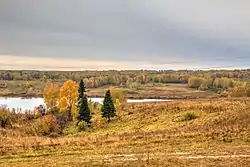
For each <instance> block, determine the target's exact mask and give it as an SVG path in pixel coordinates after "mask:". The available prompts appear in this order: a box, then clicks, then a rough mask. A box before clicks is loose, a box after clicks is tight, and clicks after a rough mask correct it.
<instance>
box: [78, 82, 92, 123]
mask: <svg viewBox="0 0 250 167" xmlns="http://www.w3.org/2000/svg"><path fill="white" fill-rule="evenodd" d="M84 93H85V85H84V82H83V81H82V80H81V82H80V84H79V89H78V105H77V107H78V117H77V119H78V121H79V122H80V121H85V122H86V123H87V124H88V125H89V126H90V124H91V112H90V109H89V106H88V98H87V95H85V94H84Z"/></svg>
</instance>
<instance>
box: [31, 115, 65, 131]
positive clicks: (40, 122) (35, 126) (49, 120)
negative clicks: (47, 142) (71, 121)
mask: <svg viewBox="0 0 250 167" xmlns="http://www.w3.org/2000/svg"><path fill="white" fill-rule="evenodd" d="M27 132H28V133H35V134H38V135H51V134H59V133H61V129H60V126H59V125H58V124H57V119H56V117H55V116H53V115H45V116H43V117H40V118H38V119H36V120H35V121H34V122H33V123H32V124H31V126H30V127H29V128H27Z"/></svg>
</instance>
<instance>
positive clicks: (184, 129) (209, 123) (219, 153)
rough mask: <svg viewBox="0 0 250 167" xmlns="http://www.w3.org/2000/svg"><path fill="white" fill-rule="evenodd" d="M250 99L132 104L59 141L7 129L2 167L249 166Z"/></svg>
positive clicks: (0, 137) (0, 147)
mask: <svg viewBox="0 0 250 167" xmlns="http://www.w3.org/2000/svg"><path fill="white" fill-rule="evenodd" d="M249 115H250V100H249V99H238V100H230V99H226V100H220V101H212V100H210V101H208V100H203V101H200V102H197V101H182V102H160V103H147V104H126V105H124V106H121V107H120V109H119V110H118V117H117V118H115V119H113V120H112V121H111V122H110V123H107V122H106V121H104V120H102V119H101V118H100V116H99V115H97V113H94V115H93V121H94V124H93V128H91V129H89V130H87V131H84V132H80V133H76V134H75V133H74V134H72V135H70V134H69V135H67V136H65V135H64V136H61V137H57V138H50V137H39V136H25V135H24V134H22V133H20V132H19V131H18V128H16V129H15V128H13V129H11V130H8V129H1V133H0V134H1V135H0V141H1V142H0V165H1V166H25V167H26V166H32V167H33V166H248V165H249V164H250V117H249Z"/></svg>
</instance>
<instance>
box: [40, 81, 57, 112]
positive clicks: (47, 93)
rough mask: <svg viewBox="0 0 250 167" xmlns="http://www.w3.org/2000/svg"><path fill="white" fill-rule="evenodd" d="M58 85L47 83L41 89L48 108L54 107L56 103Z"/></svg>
mask: <svg viewBox="0 0 250 167" xmlns="http://www.w3.org/2000/svg"><path fill="white" fill-rule="evenodd" d="M59 92H60V90H59V87H58V86H57V85H56V84H54V83H47V84H46V85H45V87H44V90H43V100H44V102H45V104H46V107H47V109H48V110H50V109H52V108H54V107H56V106H57V104H58V99H59Z"/></svg>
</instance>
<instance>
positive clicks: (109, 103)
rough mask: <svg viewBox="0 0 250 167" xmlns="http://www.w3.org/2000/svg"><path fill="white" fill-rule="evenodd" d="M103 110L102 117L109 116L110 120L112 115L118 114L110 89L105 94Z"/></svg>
mask: <svg viewBox="0 0 250 167" xmlns="http://www.w3.org/2000/svg"><path fill="white" fill-rule="evenodd" d="M101 112H102V117H103V118H107V119H108V122H110V118H111V117H114V116H116V110H115V106H114V103H113V100H112V97H111V94H110V90H108V91H107V92H106V94H105V97H104V101H103V105H102V108H101Z"/></svg>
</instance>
